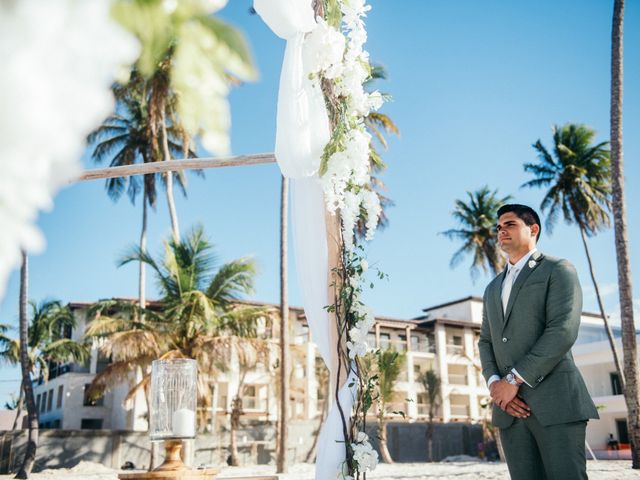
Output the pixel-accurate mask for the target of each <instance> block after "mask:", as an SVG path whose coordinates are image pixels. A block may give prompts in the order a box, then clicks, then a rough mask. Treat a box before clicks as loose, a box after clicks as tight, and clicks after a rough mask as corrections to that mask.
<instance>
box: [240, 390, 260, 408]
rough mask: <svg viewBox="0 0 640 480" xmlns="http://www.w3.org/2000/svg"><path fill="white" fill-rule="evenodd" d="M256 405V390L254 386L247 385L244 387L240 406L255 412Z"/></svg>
mask: <svg viewBox="0 0 640 480" xmlns="http://www.w3.org/2000/svg"><path fill="white" fill-rule="evenodd" d="M257 405H258V389H257V388H256V386H255V385H247V386H246V387H244V395H243V397H242V406H243V407H244V408H248V409H251V410H255V409H256V408H258V407H257Z"/></svg>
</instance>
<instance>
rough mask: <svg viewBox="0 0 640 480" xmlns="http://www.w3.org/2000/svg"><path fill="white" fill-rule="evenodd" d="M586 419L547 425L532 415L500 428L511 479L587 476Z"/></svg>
mask: <svg viewBox="0 0 640 480" xmlns="http://www.w3.org/2000/svg"><path fill="white" fill-rule="evenodd" d="M586 428H587V421H586V420H583V421H580V422H572V423H561V424H558V425H549V426H547V427H545V426H543V425H541V424H540V422H539V421H538V420H537V419H536V417H535V416H534V415H531V416H530V417H528V418H516V419H515V420H514V422H513V423H512V424H511V426H510V427H509V428H501V429H500V438H501V439H502V448H503V449H504V453H505V455H506V457H507V466H508V467H509V474H510V475H511V479H512V480H586V479H587V478H588V477H587V461H586V456H585V432H586Z"/></svg>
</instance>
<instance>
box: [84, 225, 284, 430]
mask: <svg viewBox="0 0 640 480" xmlns="http://www.w3.org/2000/svg"><path fill="white" fill-rule="evenodd" d="M212 248H213V247H212V245H211V243H210V242H209V241H208V240H207V238H206V237H205V235H204V231H203V229H202V227H200V226H197V227H195V228H194V229H193V230H192V231H191V232H189V233H188V234H187V235H186V236H185V237H184V238H182V239H181V241H179V242H175V241H174V240H173V236H172V238H171V239H169V240H168V241H167V242H166V243H165V249H164V254H163V256H162V257H161V258H157V259H156V258H153V257H152V256H150V255H149V254H148V253H147V252H143V251H141V250H140V248H139V247H135V248H133V249H132V251H131V252H130V253H128V254H127V255H125V256H124V257H123V258H122V259H121V260H120V262H119V263H120V265H125V264H127V263H129V262H133V261H140V262H144V263H145V264H146V265H148V266H149V267H150V268H151V270H152V271H153V272H154V274H155V277H156V281H157V284H158V287H159V289H160V293H161V299H160V301H159V303H158V305H157V306H154V308H146V309H141V308H140V306H139V305H136V304H133V303H131V302H126V301H118V300H105V301H102V302H98V303H97V304H95V305H94V306H93V307H92V308H91V309H90V311H89V314H88V315H89V318H91V321H90V323H89V325H88V327H87V331H86V336H87V338H101V339H102V341H101V342H100V343H101V347H100V350H101V352H102V354H103V355H105V356H107V357H109V358H111V363H110V364H109V366H108V367H107V368H106V369H105V370H104V371H103V372H101V373H100V374H98V375H97V376H96V377H95V379H94V380H93V382H92V385H91V388H90V392H89V393H90V396H92V397H97V396H100V395H102V394H103V393H104V391H105V390H107V389H109V388H110V387H111V386H113V385H114V384H117V383H119V382H121V381H123V380H126V379H128V378H130V375H131V374H132V373H133V372H135V371H136V370H137V369H141V370H142V371H143V372H145V375H144V376H143V378H142V380H141V381H140V382H138V383H137V384H136V385H135V386H133V388H132V389H131V391H130V392H129V394H128V397H127V398H128V399H131V398H133V396H134V395H135V394H136V393H137V392H138V391H145V390H146V389H148V385H149V375H148V374H146V372H147V370H148V367H149V365H150V364H151V362H152V361H153V360H155V359H157V358H178V357H186V358H194V359H196V360H197V361H198V367H199V372H200V375H199V385H198V396H199V400H200V401H201V402H204V403H208V402H209V401H210V399H209V396H210V395H211V389H210V384H211V382H212V381H213V380H215V378H216V376H217V375H218V374H219V373H221V372H223V371H226V370H227V369H228V366H229V364H230V361H231V359H232V357H233V356H234V355H235V356H236V357H237V358H239V361H240V362H241V364H242V363H243V362H244V363H247V362H248V361H249V359H250V358H254V357H256V356H259V354H260V352H263V351H264V340H263V339H261V338H258V337H257V335H256V331H257V322H258V321H259V319H261V318H265V317H268V316H271V312H270V311H269V310H267V309H265V308H263V307H255V306H251V305H246V304H242V303H238V300H240V298H242V297H243V296H245V295H247V294H251V293H252V292H253V285H254V278H255V275H256V265H255V263H254V262H253V261H252V260H251V259H249V258H241V259H238V260H233V261H230V262H228V263H225V264H223V265H221V266H219V268H217V269H216V268H215V257H214V255H213V253H212ZM201 420H203V422H201V423H203V424H204V419H201Z"/></svg>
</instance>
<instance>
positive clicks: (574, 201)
mask: <svg viewBox="0 0 640 480" xmlns="http://www.w3.org/2000/svg"><path fill="white" fill-rule="evenodd" d="M595 134H596V132H595V131H594V130H592V129H591V128H589V127H587V126H585V125H576V124H571V123H568V124H566V125H564V126H562V127H558V126H554V127H553V143H554V148H553V155H552V154H551V153H550V152H549V150H548V149H547V148H546V147H545V146H544V145H543V144H542V142H541V141H540V140H538V141H537V142H536V143H535V144H534V145H533V147H534V148H535V150H536V151H537V152H538V163H527V164H525V165H524V169H525V171H526V172H529V173H532V174H533V175H534V176H535V178H534V179H533V180H530V181H528V182H526V183H525V184H524V185H523V187H549V190H547V192H546V194H545V196H544V198H543V200H542V203H541V204H540V208H541V210H542V211H544V212H546V213H547V221H546V226H547V228H548V229H549V231H552V229H553V226H554V223H555V221H556V220H557V218H558V215H559V214H560V213H561V212H562V215H563V217H564V220H565V221H566V222H567V223H568V224H575V225H577V226H578V229H579V230H580V236H581V237H582V244H583V246H584V251H585V254H586V256H587V262H588V263H589V273H590V274H591V281H592V282H593V287H594V289H595V292H596V298H597V300H598V307H599V308H600V315H601V316H602V321H603V322H604V326H605V330H606V332H607V336H608V338H609V345H610V347H611V352H612V353H613V359H614V364H615V366H616V370H617V371H618V376H619V377H620V382H621V384H622V386H623V388H624V375H623V371H622V366H621V364H620V360H619V359H618V353H617V351H616V347H615V340H614V337H613V333H612V331H611V327H610V325H609V320H608V317H607V314H606V313H605V311H604V305H603V303H602V298H601V296H600V289H599V288H598V282H597V281H596V276H595V272H594V268H593V262H592V260H591V254H590V253H589V247H588V244H587V237H591V236H594V235H595V234H596V233H598V232H599V231H601V230H603V229H604V228H607V227H609V226H610V220H609V213H608V210H610V208H611V200H610V196H611V183H610V178H611V164H610V161H609V150H608V149H607V145H608V142H600V143H597V144H595V145H594V144H593V139H594V137H595Z"/></svg>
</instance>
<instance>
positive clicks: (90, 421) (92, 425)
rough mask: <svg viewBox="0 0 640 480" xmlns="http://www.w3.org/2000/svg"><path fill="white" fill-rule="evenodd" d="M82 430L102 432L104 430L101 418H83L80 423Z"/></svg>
mask: <svg viewBox="0 0 640 480" xmlns="http://www.w3.org/2000/svg"><path fill="white" fill-rule="evenodd" d="M80 428H81V429H82V430H100V429H101V428H102V419H101V418H83V419H82V420H81V421H80Z"/></svg>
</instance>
